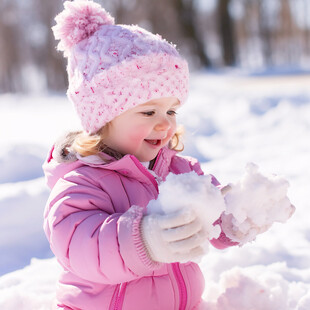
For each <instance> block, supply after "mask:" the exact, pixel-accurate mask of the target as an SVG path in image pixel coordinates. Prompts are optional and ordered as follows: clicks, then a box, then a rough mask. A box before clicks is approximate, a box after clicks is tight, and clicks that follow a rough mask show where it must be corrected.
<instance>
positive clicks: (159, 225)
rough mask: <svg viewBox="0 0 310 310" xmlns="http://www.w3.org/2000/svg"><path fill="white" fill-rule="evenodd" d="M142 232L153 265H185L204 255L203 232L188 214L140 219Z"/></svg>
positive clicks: (197, 221) (200, 224)
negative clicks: (154, 263) (176, 263)
mask: <svg viewBox="0 0 310 310" xmlns="http://www.w3.org/2000/svg"><path fill="white" fill-rule="evenodd" d="M141 232H142V238H143V240H144V242H145V246H146V248H147V250H148V254H149V256H150V258H151V259H152V260H153V261H156V262H161V263H172V262H188V261H191V260H193V259H195V258H197V257H199V256H202V255H203V254H204V249H203V243H205V242H206V232H205V231H204V230H203V228H202V223H201V221H200V220H199V218H198V217H197V216H196V214H195V212H192V211H191V210H187V211H185V210H182V211H179V212H175V213H170V214H165V215H160V214H151V215H146V216H144V218H143V219H142V225H141Z"/></svg>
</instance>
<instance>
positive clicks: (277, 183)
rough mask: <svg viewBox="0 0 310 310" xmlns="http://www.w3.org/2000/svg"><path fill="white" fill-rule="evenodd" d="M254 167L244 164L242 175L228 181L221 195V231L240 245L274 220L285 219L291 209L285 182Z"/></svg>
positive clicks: (253, 237) (265, 228)
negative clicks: (222, 204)
mask: <svg viewBox="0 0 310 310" xmlns="http://www.w3.org/2000/svg"><path fill="white" fill-rule="evenodd" d="M258 169H259V168H258V166H257V165H255V164H253V163H248V164H247V166H246V173H245V175H244V176H243V178H242V179H241V180H240V181H238V182H236V183H235V184H230V185H229V188H230V189H229V191H228V192H227V194H226V195H225V205H226V209H225V214H224V216H223V217H222V220H223V230H224V232H225V234H226V235H227V236H228V237H229V238H231V239H232V240H233V241H237V242H239V243H241V244H244V243H246V242H249V241H253V240H254V239H255V237H256V235H258V234H259V233H263V232H265V231H267V230H268V229H269V228H270V227H271V225H272V224H273V223H274V222H280V223H284V222H286V221H287V220H288V219H289V218H290V217H291V216H292V214H293V213H294V211H295V208H294V206H292V204H291V202H290V200H289V198H288V197H287V191H288V187H289V183H288V181H286V180H285V179H284V178H283V177H280V176H276V175H271V176H264V175H262V174H261V173H259V171H258ZM231 223H232V227H231Z"/></svg>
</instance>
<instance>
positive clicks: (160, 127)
mask: <svg viewBox="0 0 310 310" xmlns="http://www.w3.org/2000/svg"><path fill="white" fill-rule="evenodd" d="M170 127H171V124H170V121H169V120H168V119H167V118H166V117H162V118H160V119H159V120H158V122H157V123H156V125H155V130H157V131H164V130H168V129H170Z"/></svg>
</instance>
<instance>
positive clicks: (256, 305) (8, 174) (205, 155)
mask: <svg viewBox="0 0 310 310" xmlns="http://www.w3.org/2000/svg"><path fill="white" fill-rule="evenodd" d="M309 85H310V77H309V76H306V75H301V76H290V75H288V76H284V75H283V76H279V77H277V76H259V77H257V76H256V77H255V76H246V75H240V74H236V73H233V74H232V73H228V74H210V73H206V74H196V75H194V76H193V78H192V80H191V95H190V98H189V101H188V103H187V105H185V106H184V107H183V108H182V109H181V110H180V112H179V116H178V117H179V120H180V122H181V123H183V124H184V125H185V128H186V132H187V134H186V141H185V147H186V148H185V151H184V153H185V154H190V155H193V156H195V157H197V158H198V159H199V160H200V161H201V162H202V163H203V165H202V166H203V169H204V171H205V172H206V173H212V174H214V175H215V176H216V177H217V178H218V179H219V180H220V181H221V183H224V184H225V183H229V182H235V181H236V180H238V179H239V178H240V177H241V176H242V175H243V173H244V169H245V165H246V163H247V162H254V163H256V164H257V165H258V166H259V167H260V170H261V171H262V172H265V173H266V174H270V173H276V174H280V175H283V176H284V177H285V178H286V179H288V180H289V182H290V185H291V186H290V188H289V197H290V199H291V201H292V203H293V204H294V205H295V206H296V212H295V214H294V215H293V217H292V218H291V219H290V220H289V221H288V222H287V223H286V224H275V225H273V226H272V228H271V230H269V231H268V232H267V233H265V234H263V235H260V236H259V237H258V238H257V239H256V241H254V242H252V243H250V244H247V245H245V246H243V247H241V248H240V247H236V248H230V249H227V250H224V251H220V250H216V249H213V248H210V249H209V252H208V254H207V255H206V256H205V257H204V258H203V260H202V261H201V263H200V265H201V268H202V270H203V273H204V275H205V278H206V289H205V293H204V297H205V300H207V302H206V306H207V308H208V309H209V310H237V309H238V310H279V309H281V310H309V309H310V225H309V216H310V211H309V207H308V205H309V203H308V199H307V198H308V195H307V192H308V191H309V189H308V187H309V179H308V178H309V176H310V164H309V154H310V89H309ZM72 111H73V110H72V108H71V105H70V104H69V103H67V100H66V98H65V97H64V96H57V95H49V96H35V95H33V96H18V95H1V96H0V143H1V145H0V146H1V147H0V171H1V172H0V212H1V217H0V275H2V276H1V277H0V308H1V309H6V310H13V309H14V310H15V309H20V310H34V309H35V310H47V309H50V308H51V304H52V300H53V298H54V291H55V284H56V279H57V275H58V273H59V268H58V266H57V263H56V260H55V259H54V258H53V257H52V254H51V252H50V251H49V245H48V243H47V241H46V240H45V236H44V233H43V231H42V213H43V208H44V204H45V201H46V199H47V197H48V193H49V191H48V189H47V187H46V186H45V184H44V178H43V174H42V170H41V165H42V162H43V160H44V158H45V156H46V153H47V151H48V149H49V147H50V146H51V144H52V143H53V141H54V140H55V139H56V138H57V137H58V136H59V135H60V134H61V133H62V132H63V131H64V130H70V129H76V128H77V127H78V121H77V119H76V117H75V115H74V113H73V112H72ZM249 203H251V202H250V201H249Z"/></svg>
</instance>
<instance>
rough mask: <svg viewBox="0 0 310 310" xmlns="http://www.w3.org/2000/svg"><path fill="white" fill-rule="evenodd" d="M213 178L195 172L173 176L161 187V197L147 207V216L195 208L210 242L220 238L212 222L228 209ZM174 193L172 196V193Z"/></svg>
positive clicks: (217, 226) (216, 226)
mask: <svg viewBox="0 0 310 310" xmlns="http://www.w3.org/2000/svg"><path fill="white" fill-rule="evenodd" d="M211 182H212V178H211V176H210V175H204V176H198V175H197V174H196V173H195V172H194V171H193V172H190V173H184V174H179V175H174V174H172V173H170V174H169V175H168V176H167V178H166V181H165V182H163V183H161V184H160V185H159V196H158V199H157V200H152V201H151V202H150V203H149V205H148V213H157V214H169V213H175V212H177V211H179V210H189V209H192V210H193V211H194V212H195V213H196V215H197V216H199V217H200V220H201V222H202V224H203V228H204V230H205V232H206V233H207V236H208V239H212V238H218V237H219V235H220V232H221V229H220V227H219V225H215V226H214V225H213V223H214V222H215V221H216V220H217V219H218V218H219V217H220V216H221V214H222V212H224V210H225V202H224V198H223V196H222V194H221V191H220V189H219V188H217V187H216V186H214V185H213V184H212V183H211ZM171 193H173V194H171Z"/></svg>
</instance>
